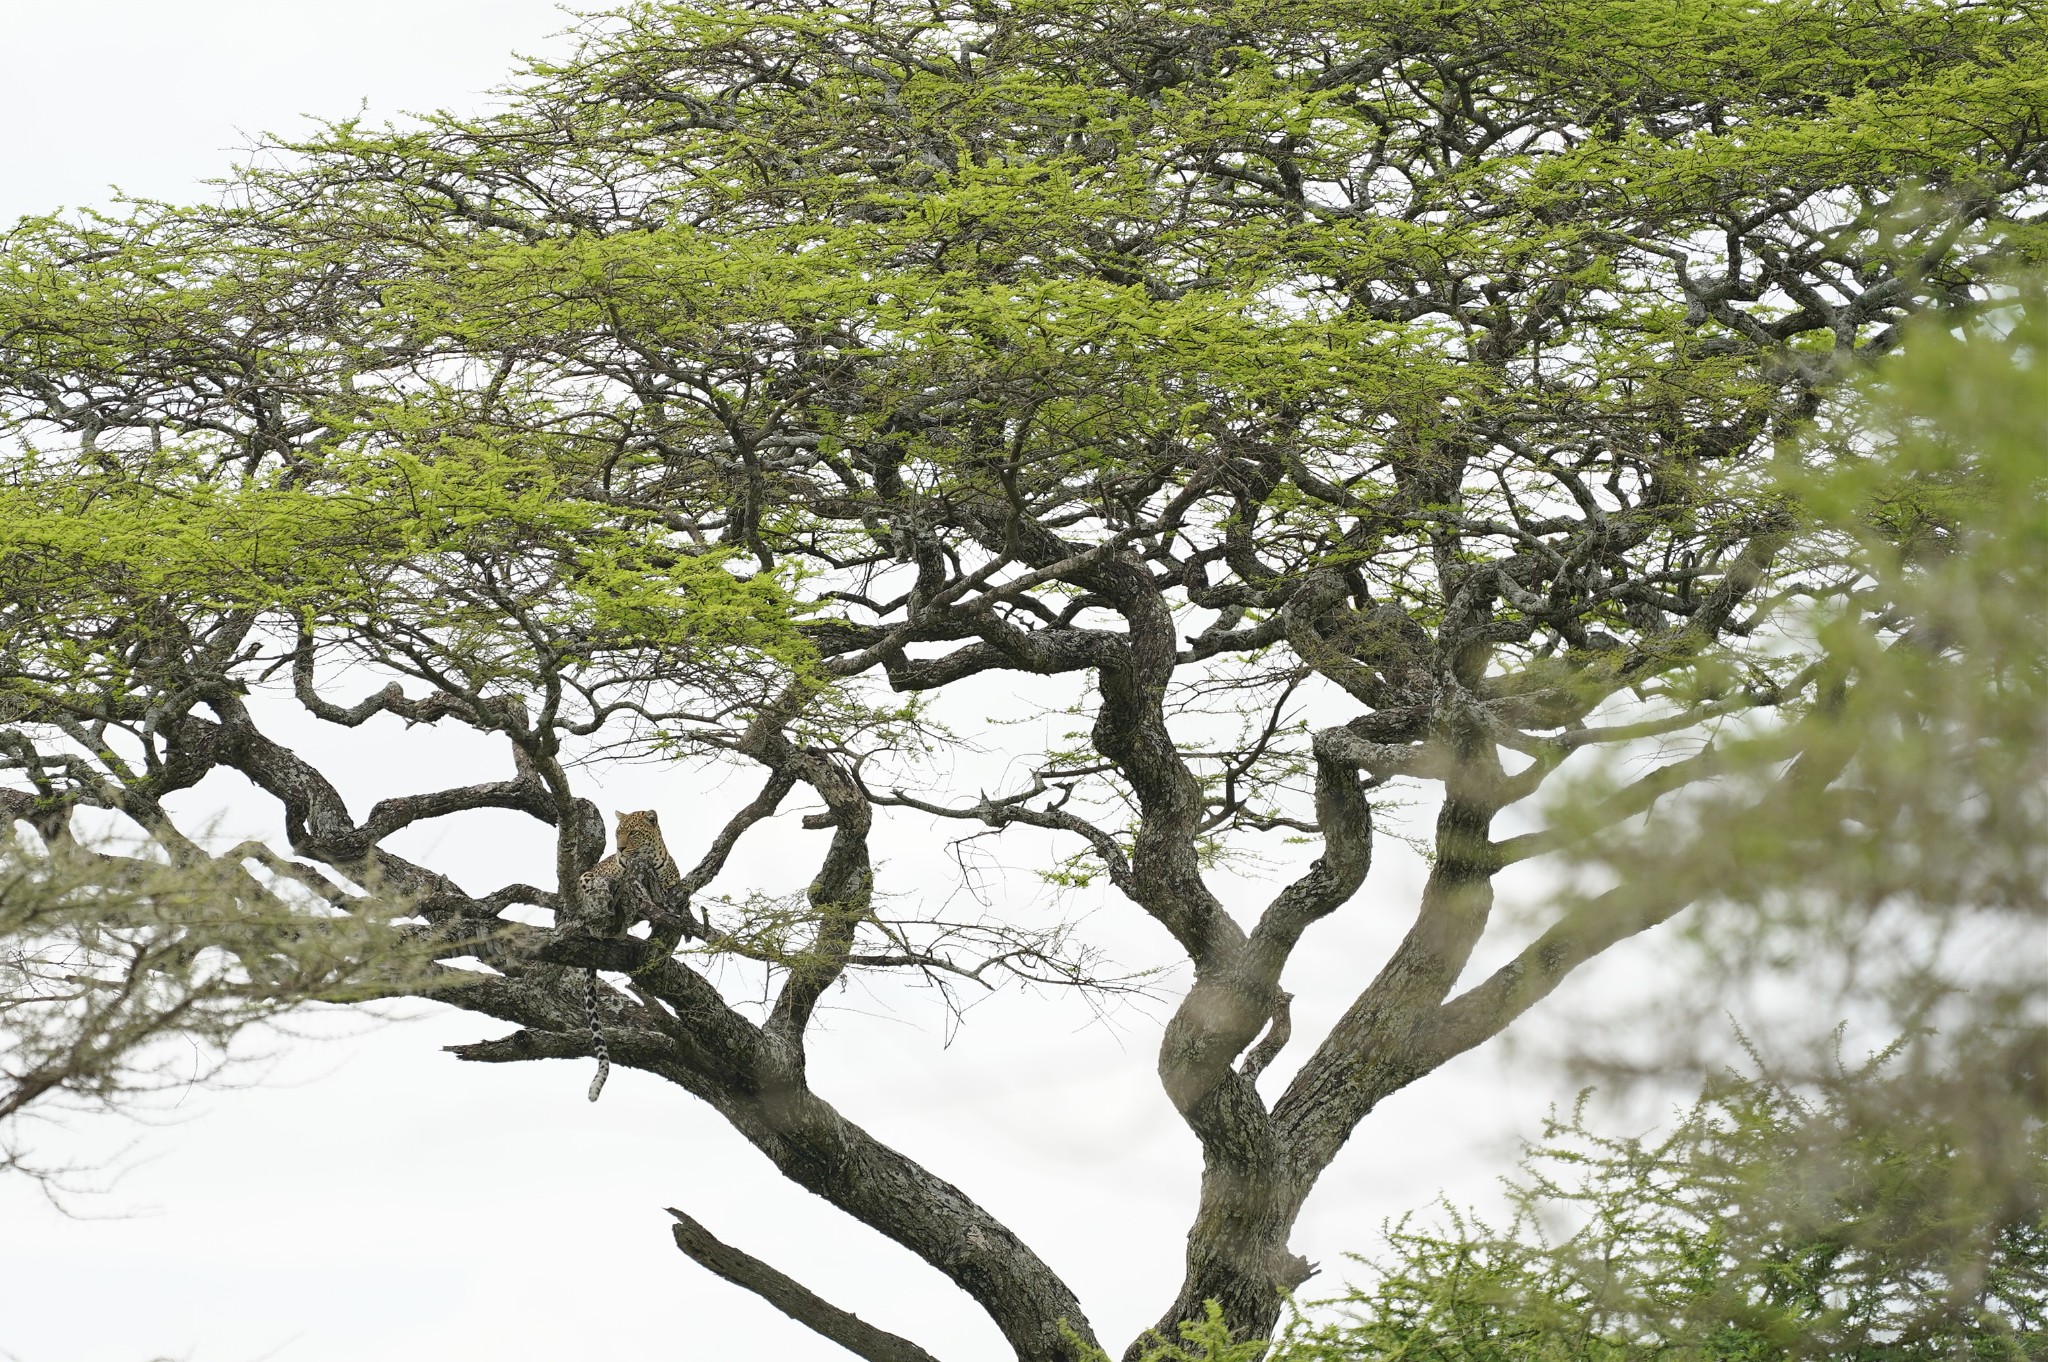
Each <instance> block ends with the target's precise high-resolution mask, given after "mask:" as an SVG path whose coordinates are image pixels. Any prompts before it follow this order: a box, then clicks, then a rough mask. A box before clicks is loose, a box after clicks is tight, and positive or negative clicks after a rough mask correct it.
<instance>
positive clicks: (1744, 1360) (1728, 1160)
mask: <svg viewBox="0 0 2048 1362" xmlns="http://www.w3.org/2000/svg"><path fill="white" fill-rule="evenodd" d="M1881 1064H1882V1061H1880V1063H1879V1064H1878V1065H1873V1066H1872V1067H1871V1068H1869V1069H1866V1070H1863V1071H1859V1072H1856V1073H1850V1074H1841V1075H1838V1076H1837V1079H1836V1081H1834V1082H1833V1083H1830V1084H1829V1085H1827V1086H1826V1088H1825V1089H1824V1091H1822V1092H1821V1093H1819V1094H1818V1095H1817V1096H1813V1095H1808V1096H1802V1095H1801V1094H1800V1093H1798V1092H1795V1091H1794V1090H1792V1089H1790V1088H1788V1087H1786V1086H1784V1085H1781V1084H1778V1083H1776V1082H1773V1081H1770V1080H1767V1079H1757V1078H1745V1077H1740V1076H1732V1075H1731V1076H1729V1077H1726V1078H1724V1079H1722V1080H1720V1081H1718V1082H1716V1083H1714V1084H1713V1085H1711V1086H1710V1087H1709V1088H1708V1089H1707V1091H1706V1093H1705V1094H1704V1095H1703V1096H1702V1097H1701V1098H1700V1100H1699V1102H1698V1103H1697V1104H1696V1105H1694V1106H1693V1107H1692V1108H1691V1109H1690V1110H1689V1111H1687V1112H1685V1113H1683V1114H1682V1116H1681V1117H1680V1119H1679V1120H1678V1122H1677V1123H1676V1125H1675V1127H1674V1128H1673V1129H1672V1131H1671V1132H1670V1133H1669V1134H1668V1135H1665V1136H1663V1137H1662V1138H1660V1139H1656V1140H1648V1139H1643V1138H1631V1137H1617V1136H1612V1135H1606V1134H1602V1133H1599V1132H1598V1131H1596V1130H1594V1129H1593V1128H1592V1127H1591V1125H1590V1124H1589V1123H1588V1121H1587V1119H1586V1117H1585V1113H1584V1107H1583V1104H1582V1105H1581V1107H1580V1108H1579V1109H1578V1110H1575V1111H1574V1112H1573V1113H1572V1115H1571V1117H1570V1118H1569V1119H1562V1120H1558V1119H1553V1120H1552V1121H1551V1122H1549V1124H1548V1125H1547V1126H1546V1129H1545V1133H1544V1138H1543V1140H1542V1141H1541V1142H1540V1143H1539V1144H1537V1145H1535V1146H1532V1147H1531V1148H1530V1150H1529V1151H1528V1153H1527V1155H1526V1156H1525V1158H1524V1161H1523V1164H1522V1177H1521V1178H1520V1180H1518V1181H1515V1182H1513V1183H1511V1185H1510V1186H1511V1191H1512V1194H1513V1198H1512V1204H1513V1214H1512V1218H1511V1219H1510V1221H1509V1222H1508V1223H1507V1224H1506V1225H1505V1226H1504V1227H1502V1228H1498V1229H1496V1228H1494V1227H1492V1226H1489V1225H1488V1224H1486V1223H1485V1222H1484V1221H1482V1220H1480V1219H1478V1218H1476V1217H1474V1216H1470V1215H1460V1214H1458V1213H1456V1212H1454V1211H1446V1213H1445V1219H1444V1221H1443V1222H1442V1223H1441V1225H1440V1226H1439V1227H1437V1228H1429V1227H1422V1226H1418V1225H1417V1224H1416V1223H1415V1222H1414V1221H1413V1220H1404V1221H1402V1222H1401V1223H1400V1224H1398V1225H1397V1226H1395V1227H1394V1228H1393V1230H1392V1232H1391V1235H1390V1239H1389V1250H1388V1255H1387V1257H1386V1259H1385V1260H1384V1261H1382V1262H1380V1263H1379V1264H1377V1265H1376V1267H1375V1272H1374V1275H1373V1276H1372V1278H1371V1279H1370V1280H1369V1283H1368V1284H1367V1285H1365V1286H1363V1287H1360V1288H1355V1289H1353V1290H1351V1291H1350V1292H1348V1293H1347V1294H1346V1295H1345V1296H1344V1297H1342V1298H1341V1300H1340V1301H1339V1302H1336V1303H1337V1304H1340V1305H1341V1306H1342V1308H1343V1310H1344V1312H1345V1314H1346V1315H1347V1316H1348V1318H1346V1319H1344V1320H1342V1321H1339V1322H1333V1323H1327V1324H1323V1325H1319V1326H1317V1327H1314V1328H1309V1329H1305V1330H1303V1331H1301V1332H1299V1333H1298V1334H1296V1335H1293V1336H1290V1337H1289V1338H1288V1339H1287V1340H1286V1341H1285V1342H1284V1343H1283V1344H1282V1345H1281V1346H1280V1347H1279V1348H1278V1349H1277V1350H1276V1351H1275V1353H1274V1358H1275V1359H1276V1362H1278V1360H1279V1359H1285V1362H1368V1360H1369V1359H1371V1360H1377V1359H1396V1358H1401V1359H1414V1360H1415V1362H1639V1360H1640V1362H1650V1360H1651V1359H1670V1360H1671V1362H1777V1360H1779V1359H1787V1360H1789V1359H1797V1358H1829V1359H1838V1360H1839V1362H1938V1360H1939V1359H1953V1358H1957V1357H1968V1358H1973V1359H1980V1360H1981V1362H1993V1360H1994V1359H1995V1360H1996V1362H2029V1360H2030V1359H2037V1358H2040V1357H2042V1356H2048V1351H2044V1350H2048V1161H2044V1156H2048V1137H2044V1134H2043V1128H2042V1127H2041V1126H2040V1125H2039V1124H2038V1123H2037V1124H2035V1125H2034V1126H2033V1128H2032V1130H2031V1134H2030V1138H2029V1143H2028V1154H2027V1156H2026V1158H2025V1160H2024V1161H2023V1162H2022V1163H2021V1164H2020V1168H2021V1169H2022V1171H2023V1176H2022V1178H2021V1179H2020V1180H2019V1181H2017V1182H2014V1183H2008V1184H2004V1185H1999V1186H1997V1189H1996V1192H1995V1194H1993V1195H1992V1196H1991V1198H1990V1199H1989V1200H1988V1201H1987V1199H1986V1193H1987V1189H1986V1187H1985V1186H1984V1185H1982V1184H1979V1183H1977V1182H1975V1180H1974V1178H1973V1174H1974V1173H1975V1172H1977V1171H1981V1170H1979V1169H1978V1168H1977V1167H1976V1165H1975V1164H1974V1162H1973V1159H1972V1157H1971V1156H1972V1154H1973V1152H1974V1151H1975V1150H1976V1149H1977V1147H1978V1140H1977V1138H1976V1134H1975V1132H1974V1131H1972V1130H1971V1129H1970V1128H1969V1126H1968V1118H1967V1116H1964V1117H1961V1118H1959V1117H1958V1116H1957V1114H1956V1113H1955V1112H1953V1111H1944V1110H1942V1109H1940V1108H1939V1107H1932V1106H1929V1105H1928V1104H1927V1103H1926V1102H1925V1100H1924V1099H1925V1097H1926V1092H1925V1090H1924V1089H1923V1088H1921V1087H1919V1086H1917V1085H1914V1084H1906V1085H1903V1086H1901V1085H1899V1084H1898V1083H1896V1082H1893V1081H1891V1080H1890V1079H1888V1078H1887V1077H1886V1076H1885V1074H1884V1073H1883V1071H1882V1068H1881ZM1987 1213H1988V1214H1987ZM1560 1224H1562V1226H1563V1227H1564V1230H1563V1233H1562V1237H1559V1238H1557V1239H1555V1241H1554V1242H1553V1241H1551V1240H1548V1239H1546V1238H1545V1235H1544V1230H1545V1228H1546V1227H1552V1228H1555V1227H1557V1226H1559V1225H1560Z"/></svg>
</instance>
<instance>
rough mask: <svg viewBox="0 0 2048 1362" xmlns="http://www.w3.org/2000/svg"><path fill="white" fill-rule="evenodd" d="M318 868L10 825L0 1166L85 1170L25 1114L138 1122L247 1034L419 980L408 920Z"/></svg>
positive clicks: (0, 1016)
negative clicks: (167, 855)
mask: <svg viewBox="0 0 2048 1362" xmlns="http://www.w3.org/2000/svg"><path fill="white" fill-rule="evenodd" d="M252 867H261V870H262V873H261V874H260V875H259V874H258V873H257V871H256V870H255V869H252ZM310 874H311V872H309V871H307V870H306V869H305V868H304V867H303V866H300V865H298V864H297V863H295V862H291V861H288V860H286V859H284V858H282V857H279V856H277V855H276V854H275V853H273V852H271V851H270V850H269V849H268V848H266V847H262V846H260V845H256V844H249V845H245V846H243V847H240V848H236V849H235V850H234V851H231V852H229V853H227V854H226V855H223V856H221V857H218V858H208V857H206V856H204V855H203V854H199V853H197V851H196V849H195V854H194V856H193V857H192V858H191V859H189V860H187V861H186V862H185V863H183V864H178V865H172V864H168V863H165V862H163V861H158V860H152V859H146V858H138V857H130V856H115V855H107V854H105V853H103V852H100V851H96V850H91V849H88V848H85V847H82V846H80V845H79V844H78V843H77V842H76V841H74V840H73V839H72V838H70V837H69V836H68V835H62V836H59V837H57V838H56V839H55V840H54V841H52V842H50V843H48V844H44V845H35V844H32V843H30V842H29V841H28V840H27V839H23V838H20V837H18V836H17V835H16V834H14V833H13V832H12V831H11V830H6V829H0V1171H12V1172H17V1173H27V1174H31V1175H36V1176H42V1177H45V1178H48V1177H52V1176H55V1175H61V1174H64V1173H67V1172H73V1171H76V1170H75V1169H72V1168H70V1167H68V1166H55V1167H53V1166H50V1165H47V1164H45V1163H43V1162H41V1160H40V1159H39V1158H38V1157H37V1156H36V1155H35V1154H34V1152H33V1151H32V1150H31V1149H30V1148H29V1143H28V1141H27V1138H26V1128H25V1126H24V1124H23V1122H24V1121H26V1120H28V1119H30V1118H32V1117H35V1116H37V1115H43V1116H48V1115H51V1114H53V1113H54V1112H56V1111H59V1110H62V1109H65V1108H72V1109H76V1108H79V1107H85V1108H92V1109H101V1110H117V1111H122V1112H127V1113H131V1114H139V1113H142V1112H144V1111H146V1110H147V1106H148V1098H149V1096H150V1094H152V1093H155V1092H159V1091H163V1090H166V1089H169V1090H177V1089H183V1088H186V1087H188V1086H190V1085H192V1084H194V1083H198V1082H204V1081H206V1080H209V1079H213V1078H216V1077H218V1076H219V1075H220V1074H221V1073H222V1072H223V1071H224V1070H225V1069H226V1068H227V1067H228V1065H229V1060H230V1046H231V1044H232V1042H233V1041H234V1040H235V1038H236V1036H237V1035H239V1034H240V1033H241V1032H242V1031H243V1030H244V1029H245V1028H247V1027H249V1026H251V1025H252V1024H255V1023H258V1022H267V1021H274V1020H276V1019H278V1018H280V1017H282V1016H283V1015H284V1014H286V1013H288V1012H290V1011H292V1010H294V1009H296V1008H299V1007H303V1006H304V1005H305V1004H307V1003H309V1002H314V1001H324V1002H348V1001H353V1000H356V999H359V998H363V997H369V996H383V995H386V994H388V993H390V992H391V991H393V989H394V985H397V986H409V987H414V988H418V987H422V986H423V982H422V981H421V980H420V979H419V978H418V976H422V975H423V974H424V971H425V970H426V969H427V967H428V962H427V959H426V955H425V950H424V947H423V945H422V944H421V943H420V942H418V941H417V940H415V939H414V934H412V933H409V932H406V931H404V930H402V929H394V927H393V926H392V924H391V923H390V922H389V921H388V920H387V919H389V918H391V916H392V915H393V912H394V911H403V910H402V909H397V910H387V911H385V912H383V913H381V914H378V913H373V912H369V911H366V906H367V905H370V904H373V903H376V902H378V901H379V900H378V899H377V898H376V897H374V896H372V897H370V898H364V897H361V896H359V895H357V894H356V893H354V892H352V891H351V890H350V889H348V888H346V887H344V886H341V885H339V884H335V883H331V882H329V881H327V880H325V879H319V880H311V881H309V879H308V877H309V876H310ZM341 903H349V904H351V905H352V906H353V908H354V909H355V911H352V912H341V911H338V910H337V905H338V904H341Z"/></svg>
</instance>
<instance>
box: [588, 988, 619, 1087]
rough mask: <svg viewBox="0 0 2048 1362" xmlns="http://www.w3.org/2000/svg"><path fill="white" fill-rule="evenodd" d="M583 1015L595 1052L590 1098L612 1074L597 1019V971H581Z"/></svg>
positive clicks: (610, 1058) (609, 1052)
mask: <svg viewBox="0 0 2048 1362" xmlns="http://www.w3.org/2000/svg"><path fill="white" fill-rule="evenodd" d="M583 1015H584V1016H585V1017H586V1018H587V1019H588V1020H589V1022H590V1048H591V1049H592V1050H594V1051H596V1052H597V1077H595V1078H593V1079H591V1080H590V1100H591V1101H593V1102H595V1101H596V1100H597V1095H598V1094H599V1093H601V1092H603V1091H604V1081H605V1080H606V1079H607V1078H610V1077H611V1075H612V1054H611V1051H610V1050H609V1049H607V1048H606V1047H605V1043H604V1025H603V1024H602V1023H601V1022H599V1021H598V1019H597V971H596V970H595V969H587V970H585V971H584V972H583Z"/></svg>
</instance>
